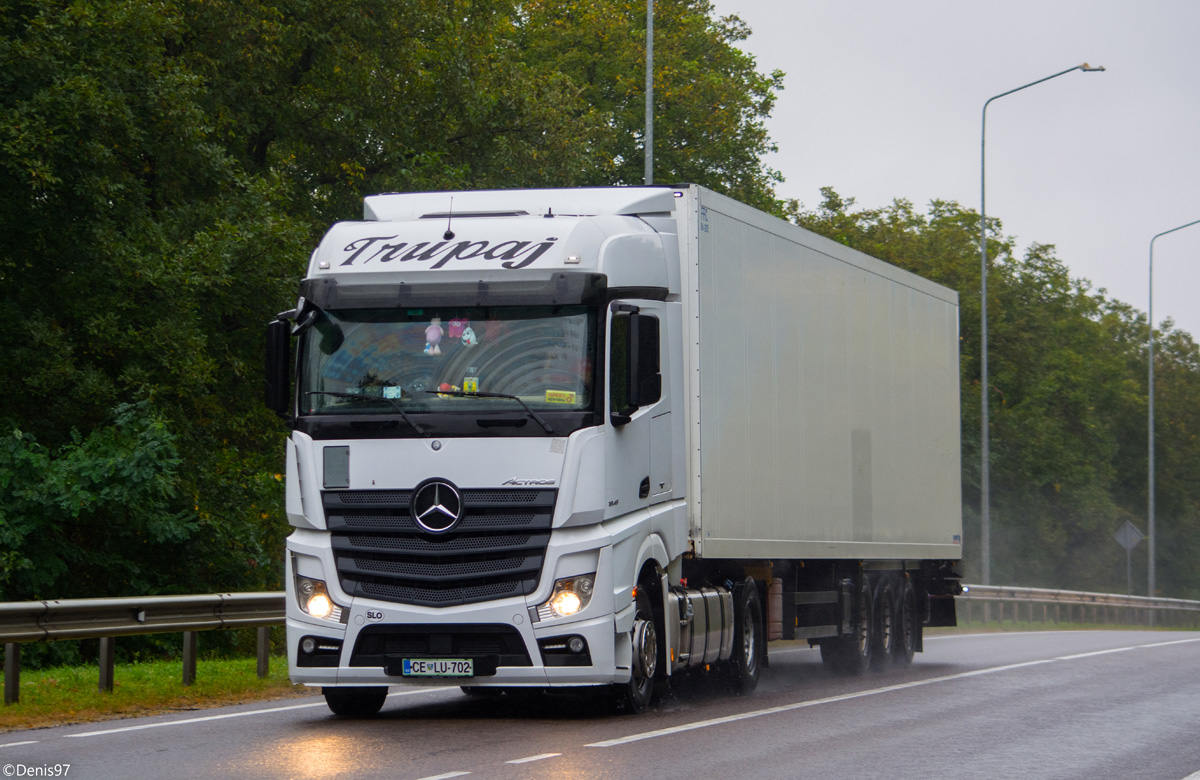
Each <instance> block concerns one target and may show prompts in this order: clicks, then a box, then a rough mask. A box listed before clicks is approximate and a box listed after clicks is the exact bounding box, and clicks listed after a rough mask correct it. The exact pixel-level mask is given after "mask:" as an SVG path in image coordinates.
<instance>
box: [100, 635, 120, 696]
mask: <svg viewBox="0 0 1200 780" xmlns="http://www.w3.org/2000/svg"><path fill="white" fill-rule="evenodd" d="M116 644H117V639H116V637H111V636H102V637H100V692H101V693H112V689H113V656H114V652H113V651H114V650H115V649H116Z"/></svg>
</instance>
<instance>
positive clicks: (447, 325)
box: [300, 306, 596, 414]
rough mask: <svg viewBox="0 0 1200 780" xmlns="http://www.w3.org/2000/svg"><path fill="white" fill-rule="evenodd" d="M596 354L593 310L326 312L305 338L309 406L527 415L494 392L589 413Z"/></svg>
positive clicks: (312, 410)
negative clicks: (499, 398)
mask: <svg viewBox="0 0 1200 780" xmlns="http://www.w3.org/2000/svg"><path fill="white" fill-rule="evenodd" d="M595 353H596V327H595V315H594V314H593V313H592V312H591V311H590V310H589V309H588V308H586V307H584V306H530V307H511V306H505V307H478V308H470V307H461V308H460V307H454V308H428V307H426V308H419V309H348V310H342V311H327V312H324V313H323V315H322V321H321V322H319V323H318V324H317V326H316V327H313V328H309V329H308V330H306V331H305V332H304V334H303V336H302V342H301V369H300V408H301V409H302V410H303V413H306V414H364V413H366V414H372V413H379V414H395V413H396V410H397V408H402V409H403V410H404V412H405V413H407V414H413V413H421V412H459V411H461V412H469V413H474V412H487V413H492V412H501V413H511V412H513V410H514V409H515V410H516V411H517V412H518V413H519V412H520V411H521V408H520V405H519V404H511V403H509V402H506V401H504V400H498V399H496V398H494V397H490V396H487V395H485V394H505V395H512V396H516V397H517V398H519V399H520V400H521V401H523V402H524V403H525V404H527V405H528V408H530V409H536V410H541V411H549V412H553V411H581V410H587V409H590V408H591V406H592V396H593V388H594V382H593V365H594V360H595ZM429 391H442V392H439V393H434V392H429ZM474 393H479V394H480V395H479V396H478V397H475V396H473V394H474ZM347 395H350V396H353V397H347ZM370 399H378V403H377V404H375V405H372V404H371V403H370ZM397 404H399V407H398V406H397Z"/></svg>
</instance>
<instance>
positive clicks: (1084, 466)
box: [788, 188, 1200, 598]
mask: <svg viewBox="0 0 1200 780" xmlns="http://www.w3.org/2000/svg"><path fill="white" fill-rule="evenodd" d="M823 195H824V200H823V202H822V204H821V205H820V207H818V208H817V209H815V210H810V211H805V210H803V209H802V208H801V207H800V206H799V204H797V203H791V204H789V206H788V214H789V217H790V218H791V219H793V220H794V221H796V222H797V223H799V224H801V225H802V226H804V227H807V228H809V229H811V230H814V231H816V232H818V233H821V234H823V235H826V236H828V237H830V238H833V239H834V240H836V241H839V242H841V243H844V244H847V245H849V246H853V247H855V248H857V249H861V250H862V251H865V252H868V253H870V254H872V255H875V256H876V257H879V258H881V259H883V260H886V261H888V262H890V263H893V264H895V265H898V266H900V267H902V268H905V269H907V270H910V271H913V272H915V273H918V274H920V275H922V276H924V277H926V278H929V279H932V280H934V281H937V282H939V283H941V284H945V285H947V286H949V287H951V288H953V289H955V290H957V291H958V293H959V303H960V330H961V335H962V341H961V399H962V412H963V414H962V416H963V429H962V438H963V487H964V500H965V502H966V504H967V506H966V507H965V508H964V509H965V512H964V520H965V527H966V530H967V535H966V540H965V541H966V549H965V550H964V557H965V558H966V566H967V576H968V579H976V578H978V576H979V515H978V512H977V511H976V508H977V507H978V505H979V484H980V408H979V407H980V396H981V394H980V387H979V377H980V361H979V345H980V335H979V326H980V310H979V287H980V285H979V273H980V260H979V215H978V213H976V212H973V211H969V210H966V209H963V208H962V207H960V206H959V205H958V204H957V203H948V202H943V201H934V202H933V203H931V204H930V206H929V212H928V213H927V214H920V213H917V212H916V211H915V210H914V209H913V206H912V204H911V203H909V202H907V201H904V200H897V201H895V202H893V203H892V204H891V205H890V206H888V207H886V208H882V209H868V210H857V211H856V210H853V205H854V201H853V199H846V198H842V197H841V196H840V195H838V194H837V193H836V192H834V191H833V190H832V189H829V188H826V189H825V190H823ZM1000 231H1001V225H1000V222H999V221H997V220H994V219H993V220H989V225H988V235H989V239H988V241H989V249H988V254H989V257H990V258H991V261H990V263H989V275H988V375H989V377H988V378H989V382H988V384H989V386H990V394H989V417H990V419H989V423H990V428H989V438H990V445H991V446H990V452H991V459H990V464H989V465H990V476H991V490H992V568H993V574H992V579H993V581H994V582H1003V583H1006V584H1014V585H1030V586H1041V587H1060V588H1072V589H1079V590H1112V591H1120V590H1122V589H1123V588H1124V587H1125V555H1124V549H1123V548H1121V547H1120V546H1119V545H1117V543H1116V542H1115V541H1114V540H1113V534H1114V533H1115V532H1116V530H1117V529H1118V528H1119V527H1120V526H1121V525H1122V524H1123V523H1124V522H1125V521H1126V520H1130V521H1132V522H1133V523H1134V524H1135V525H1137V526H1139V527H1140V528H1142V530H1143V531H1145V530H1146V528H1145V517H1146V515H1145V507H1146V473H1147V463H1146V442H1147V434H1146V422H1147V411H1146V398H1147V376H1146V373H1147V371H1146V338H1147V331H1146V328H1147V324H1146V318H1145V315H1143V314H1141V313H1139V312H1137V311H1135V310H1134V309H1132V308H1131V307H1129V306H1127V305H1125V304H1122V303H1120V302H1118V301H1113V300H1110V299H1108V298H1106V297H1105V295H1104V291H1099V292H1093V291H1092V290H1091V289H1090V287H1089V285H1088V283H1087V282H1086V281H1084V280H1079V279H1072V278H1070V275H1069V273H1068V271H1067V268H1066V266H1065V265H1064V264H1063V263H1062V262H1061V261H1060V260H1058V258H1057V257H1056V256H1055V254H1054V248H1053V247H1052V246H1048V245H1041V244H1034V245H1033V246H1031V247H1029V248H1028V249H1027V250H1026V252H1025V255H1024V256H1023V257H1016V256H1014V254H1013V242H1012V240H1011V239H1007V238H1004V237H1002V236H1001V232H1000ZM1157 339H1161V344H1162V346H1161V348H1160V350H1156V356H1155V363H1156V366H1157V369H1156V370H1157V373H1156V379H1155V383H1156V384H1155V388H1156V389H1155V403H1156V408H1157V411H1156V415H1155V416H1156V419H1157V420H1158V432H1157V438H1158V441H1157V447H1156V450H1157V453H1156V465H1157V468H1156V471H1157V472H1158V478H1157V480H1156V481H1157V482H1158V490H1157V494H1156V495H1157V503H1158V511H1157V512H1156V514H1157V516H1158V518H1159V523H1158V525H1157V527H1158V529H1159V534H1160V536H1159V543H1158V555H1159V571H1160V572H1162V573H1161V574H1160V575H1159V577H1158V580H1159V582H1160V583H1161V587H1162V592H1163V593H1166V594H1169V595H1172V596H1176V597H1180V598H1184V597H1188V595H1189V594H1191V595H1194V594H1196V593H1197V592H1198V591H1200V577H1197V575H1196V574H1195V571H1196V565H1195V562H1196V561H1197V560H1200V543H1198V542H1197V541H1196V540H1197V538H1200V511H1198V508H1200V507H1198V504H1197V502H1198V501H1200V481H1198V480H1197V479H1196V477H1195V475H1196V474H1197V473H1200V472H1198V471H1197V467H1198V466H1200V462H1198V461H1197V458H1200V441H1197V439H1196V435H1197V433H1198V432H1200V414H1198V412H1197V408H1196V404H1195V399H1196V398H1197V397H1198V396H1197V391H1198V390H1200V385H1198V384H1197V383H1200V351H1198V350H1197V348H1196V345H1195V343H1194V342H1193V341H1192V339H1191V338H1190V337H1189V336H1188V335H1187V334H1186V333H1182V332H1180V331H1176V330H1172V329H1171V327H1170V323H1169V322H1168V323H1165V324H1164V327H1163V332H1162V333H1161V334H1160V335H1159V336H1156V340H1157ZM1160 352H1161V354H1160ZM1139 552H1140V553H1141V554H1140V555H1138V554H1137V553H1139ZM1135 559H1137V561H1138V564H1139V569H1140V571H1138V570H1135V573H1134V576H1135V577H1139V576H1140V578H1141V579H1140V581H1142V582H1145V545H1143V547H1142V548H1141V549H1140V550H1139V551H1135Z"/></svg>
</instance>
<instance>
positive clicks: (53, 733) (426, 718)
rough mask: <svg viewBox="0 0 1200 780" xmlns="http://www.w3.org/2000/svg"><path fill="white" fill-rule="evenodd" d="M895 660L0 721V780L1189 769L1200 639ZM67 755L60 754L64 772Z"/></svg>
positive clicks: (1165, 779) (960, 644)
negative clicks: (646, 688) (657, 690)
mask: <svg viewBox="0 0 1200 780" xmlns="http://www.w3.org/2000/svg"><path fill="white" fill-rule="evenodd" d="M925 648H926V651H925V652H924V653H922V654H919V655H918V656H917V660H916V661H915V662H914V663H913V665H912V666H911V667H909V668H908V669H902V670H892V671H890V672H886V673H883V674H878V673H871V674H868V675H866V676H864V677H861V678H851V679H847V678H841V677H835V676H833V675H830V674H828V673H826V672H825V670H824V669H823V668H822V666H821V662H820V656H819V653H818V652H817V651H815V650H809V649H807V647H805V646H803V645H795V644H780V643H774V644H772V646H771V661H770V668H769V669H767V670H766V671H765V672H764V674H763V679H762V682H761V683H760V685H759V688H758V690H757V691H756V692H755V693H754V695H752V696H749V697H734V696H729V695H725V694H720V693H717V692H715V691H713V690H711V689H710V686H709V685H707V684H706V681H704V680H703V679H692V680H687V681H685V682H684V683H683V684H679V685H676V686H675V687H674V689H673V690H672V691H671V692H670V694H669V695H668V696H666V697H665V698H664V699H663V700H661V701H660V702H658V703H657V704H656V705H655V706H654V707H653V708H652V709H651V711H650V712H648V713H646V714H644V715H641V716H629V715H614V714H611V713H610V711H609V710H608V708H607V707H606V706H605V705H604V704H603V703H601V702H599V701H589V700H586V699H580V698H577V697H548V696H539V697H533V698H524V699H509V698H508V697H501V698H499V699H495V700H484V699H476V698H468V697H467V696H464V695H463V694H462V693H461V692H460V691H459V690H458V688H456V687H449V688H441V689H435V690H428V689H426V690H418V691H411V690H408V689H402V688H395V689H393V690H394V693H393V695H392V696H391V697H389V699H388V703H387V704H386V705H385V707H384V710H383V712H382V713H381V715H380V716H379V717H378V718H375V719H371V720H365V721H349V720H342V719H339V718H335V717H333V716H332V715H330V713H329V711H328V710H327V709H326V708H325V705H324V702H323V700H321V699H319V698H313V699H300V700H288V701H283V702H275V703H259V704H254V705H244V706H237V707H226V708H222V709H217V710H202V711H197V712H191V713H175V714H171V715H166V716H161V717H153V718H138V719H131V720H122V721H110V722H107V723H99V724H86V725H77V726H66V727H59V728H51V729H38V730H30V731H23V732H10V733H8V734H3V735H0V778H6V777H67V778H81V779H92V778H119V779H120V780H130V778H239V777H246V778H388V780H409V779H410V778H411V779H414V780H415V779H417V778H422V779H426V780H429V779H432V778H439V779H441V778H452V777H472V778H521V779H522V780H525V779H526V778H578V779H580V780H585V779H586V780H591V779H592V778H621V779H622V780H624V779H626V778H655V779H656V780H666V779H667V778H677V777H678V778H688V780H702V779H704V778H736V779H738V780H741V779H742V778H753V779H754V780H769V779H770V778H786V779H788V780H793V779H794V778H842V777H845V778H856V779H861V778H889V779H891V778H909V777H929V778H954V779H955V780H961V779H962V778H988V779H989V780H994V779H997V778H1022V779H1024V778H1081V779H1083V778H1086V780H1096V779H1097V778H1122V779H1123V780H1124V779H1126V778H1147V779H1153V780H1183V779H1184V778H1188V780H1200V633H1197V632H1152V631H1141V632H1129V631H1096V632H1078V631H1072V632H1038V633H1029V634H980V635H969V636H968V635H960V636H942V637H932V638H928V639H927V640H926V645H925ZM67 765H69V768H67Z"/></svg>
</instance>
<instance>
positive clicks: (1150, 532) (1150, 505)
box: [1146, 219, 1200, 617]
mask: <svg viewBox="0 0 1200 780" xmlns="http://www.w3.org/2000/svg"><path fill="white" fill-rule="evenodd" d="M1196 224H1200V219H1197V220H1195V221H1193V222H1189V223H1187V224H1186V225H1180V226H1179V227H1175V228H1171V229H1170V230H1164V231H1163V232H1161V233H1159V234H1157V235H1155V236H1154V238H1152V239H1150V307H1149V311H1147V313H1146V317H1147V318H1148V319H1149V321H1150V338H1149V339H1148V340H1147V342H1146V343H1147V345H1148V347H1149V348H1148V350H1147V355H1148V357H1149V369H1148V372H1149V383H1150V403H1149V407H1150V421H1149V423H1148V425H1147V427H1148V428H1149V430H1150V433H1149V440H1150V441H1149V450H1150V474H1149V477H1148V481H1147V485H1146V516H1147V520H1148V522H1147V536H1148V541H1149V548H1150V549H1149V550H1148V551H1147V553H1146V554H1147V555H1148V556H1150V566H1149V570H1150V571H1149V577H1148V580H1149V582H1148V583H1147V586H1148V590H1147V592H1146V595H1147V596H1149V597H1150V598H1154V572H1155V568H1154V540H1155V536H1154V242H1155V241H1157V240H1158V239H1159V238H1161V237H1162V236H1165V235H1167V234H1168V233H1174V232H1175V231H1176V230H1183V229H1184V228H1185V227H1191V226H1192V225H1196ZM1153 614H1154V613H1153V612H1151V616H1152V617H1153Z"/></svg>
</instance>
